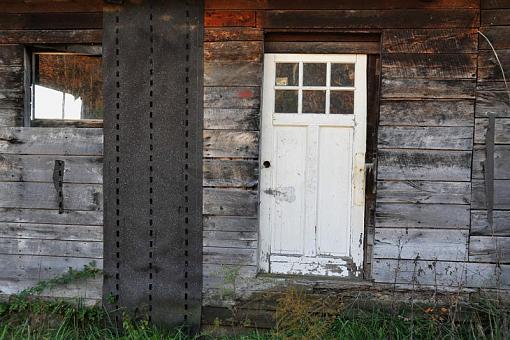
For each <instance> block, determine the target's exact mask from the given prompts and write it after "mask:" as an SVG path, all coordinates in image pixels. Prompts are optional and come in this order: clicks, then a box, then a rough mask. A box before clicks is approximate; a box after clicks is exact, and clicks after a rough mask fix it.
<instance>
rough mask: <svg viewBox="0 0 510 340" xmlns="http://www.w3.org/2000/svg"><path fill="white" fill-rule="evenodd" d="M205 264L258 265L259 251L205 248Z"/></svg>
mask: <svg viewBox="0 0 510 340" xmlns="http://www.w3.org/2000/svg"><path fill="white" fill-rule="evenodd" d="M204 264H220V265H252V266H253V265H256V264H257V249H246V248H230V247H228V248H222V247H204Z"/></svg>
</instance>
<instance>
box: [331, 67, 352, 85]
mask: <svg viewBox="0 0 510 340" xmlns="http://www.w3.org/2000/svg"><path fill="white" fill-rule="evenodd" d="M331 86H354V64H331Z"/></svg>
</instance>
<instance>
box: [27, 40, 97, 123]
mask: <svg viewBox="0 0 510 340" xmlns="http://www.w3.org/2000/svg"><path fill="white" fill-rule="evenodd" d="M25 47H26V48H25V98H24V108H25V109H24V110H25V114H24V121H25V124H24V126H26V127H56V128H65V127H70V128H102V127H103V119H36V118H34V107H33V105H32V100H33V98H34V92H35V86H33V85H35V78H36V75H35V72H36V68H35V62H36V61H35V56H36V55H37V54H45V53H47V54H69V55H88V56H97V57H100V58H102V45H101V44H91V43H88V44H48V45H31V46H25Z"/></svg>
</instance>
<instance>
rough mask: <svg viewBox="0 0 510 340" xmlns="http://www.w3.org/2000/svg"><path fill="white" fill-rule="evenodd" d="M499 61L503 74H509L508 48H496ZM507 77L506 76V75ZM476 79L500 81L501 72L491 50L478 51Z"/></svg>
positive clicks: (509, 56)
mask: <svg viewBox="0 0 510 340" xmlns="http://www.w3.org/2000/svg"><path fill="white" fill-rule="evenodd" d="M496 53H497V54H498V58H499V61H500V62H501V65H502V67H503V71H504V72H505V75H508V74H510V49H508V50H497V51H496ZM507 78H508V76H507ZM478 80H479V81H502V80H503V74H502V73H501V68H500V66H499V63H498V61H497V59H496V56H495V55H494V52H493V51H492V50H490V51H480V53H479V54H478Z"/></svg>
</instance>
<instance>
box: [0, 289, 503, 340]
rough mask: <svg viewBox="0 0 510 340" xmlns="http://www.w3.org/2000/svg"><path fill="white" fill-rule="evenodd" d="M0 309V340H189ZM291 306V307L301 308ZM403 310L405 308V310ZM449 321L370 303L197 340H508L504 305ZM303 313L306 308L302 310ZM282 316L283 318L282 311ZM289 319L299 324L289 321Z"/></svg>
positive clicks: (54, 309) (424, 311) (87, 317)
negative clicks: (266, 328)
mask: <svg viewBox="0 0 510 340" xmlns="http://www.w3.org/2000/svg"><path fill="white" fill-rule="evenodd" d="M19 306H20V305H18V307H14V308H13V306H12V304H9V303H4V304H1V305H0V340H4V339H34V340H35V339H62V340H64V339H65V340H74V339H76V340H78V339H80V340H81V339H112V340H113V339H133V340H135V339H175V340H181V339H182V340H184V339H191V338H190V337H188V336H187V335H186V334H185V333H184V332H182V331H179V330H174V331H164V330H160V329H158V328H156V327H153V326H151V325H149V324H148V323H147V322H146V321H140V322H136V323H134V322H130V321H125V322H124V323H123V325H122V327H121V328H120V329H116V328H115V327H112V324H111V322H110V321H109V316H108V314H107V313H106V312H105V311H104V310H102V309H101V308H99V307H87V306H84V305H81V304H79V303H78V304H72V303H69V302H64V301H47V300H44V301H43V300H39V299H35V298H32V299H29V301H28V304H27V305H23V306H22V307H19ZM303 306H304V305H303V304H300V303H299V302H297V303H296V304H295V305H294V307H295V308H297V309H300V308H304V307H303ZM407 307H409V306H407ZM463 309H464V310H463V313H462V317H458V318H457V319H456V320H455V322H452V321H453V317H452V315H451V312H452V310H451V309H447V308H432V307H428V308H423V307H416V310H415V311H414V312H413V313H410V310H409V308H406V306H404V308H403V309H401V310H400V311H399V312H391V311H389V309H388V308H387V306H386V308H383V307H379V306H377V304H374V306H373V309H372V310H368V311H367V310H366V308H365V309H361V308H356V307H353V306H351V307H349V308H348V309H345V310H343V312H341V313H339V314H338V313H337V312H334V313H333V314H328V313H329V312H326V314H324V312H322V311H318V310H316V312H318V313H311V314H310V315H309V316H308V317H305V318H303V316H302V315H303V314H301V312H300V311H297V313H296V314H295V315H288V314H286V315H282V314H281V313H280V314H279V318H280V320H279V322H278V323H277V326H276V327H275V329H273V330H270V331H260V332H257V331H253V332H252V333H249V334H247V335H243V336H230V337H226V336H223V337H214V336H213V335H212V334H211V333H209V334H207V333H203V334H201V336H202V338H206V339H213V338H221V339H225V340H227V339H228V340H234V339H243V340H262V339H275V340H277V339H353V340H356V339H360V340H369V339H370V340H371V339H374V340H377V339H381V340H383V339H384V340H385V339H395V340H397V339H434V340H437V339H452V340H453V339H473V340H474V339H497V340H500V339H501V340H503V339H509V335H508V334H510V333H509V321H510V317H509V314H508V306H506V305H505V306H501V305H498V304H495V303H494V301H490V300H487V299H484V300H480V301H477V302H473V303H470V304H466V305H464V306H463ZM302 310H306V308H304V309H302ZM283 313H286V312H285V311H284V312H283ZM293 317H299V318H301V319H299V320H297V319H296V322H294V321H292V318H293Z"/></svg>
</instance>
